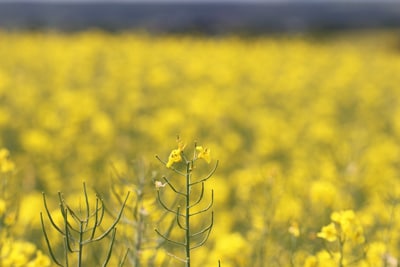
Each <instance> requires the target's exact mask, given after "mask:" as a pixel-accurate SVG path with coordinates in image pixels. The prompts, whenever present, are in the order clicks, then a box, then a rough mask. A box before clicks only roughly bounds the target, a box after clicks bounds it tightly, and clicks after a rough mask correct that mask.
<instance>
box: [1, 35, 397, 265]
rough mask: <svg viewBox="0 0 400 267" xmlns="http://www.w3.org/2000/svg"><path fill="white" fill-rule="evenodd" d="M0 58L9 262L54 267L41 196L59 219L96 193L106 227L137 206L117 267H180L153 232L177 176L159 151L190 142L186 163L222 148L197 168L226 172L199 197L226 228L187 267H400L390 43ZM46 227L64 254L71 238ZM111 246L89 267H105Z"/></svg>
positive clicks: (16, 45)
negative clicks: (161, 190)
mask: <svg viewBox="0 0 400 267" xmlns="http://www.w3.org/2000/svg"><path fill="white" fill-rule="evenodd" d="M0 59H1V60H0V148H1V150H0V179H1V187H0V189H1V195H0V265H1V266H31V267H34V266H53V265H52V263H51V260H52V259H51V257H50V255H49V253H48V247H47V245H46V242H45V239H44V237H43V233H42V226H41V221H40V215H39V214H40V212H45V208H44V205H43V198H42V192H44V193H45V195H46V198H47V202H48V204H49V211H50V213H51V214H54V218H55V219H54V220H57V221H60V220H59V219H60V218H59V217H57V216H58V215H56V214H58V213H59V207H58V196H57V193H58V192H62V193H63V194H64V195H65V198H66V199H68V200H69V201H71V202H75V204H74V205H75V206H76V207H77V209H79V208H80V207H81V206H82V205H83V204H82V203H84V202H85V200H84V197H83V196H82V183H83V182H85V183H86V185H87V188H88V195H89V198H90V200H91V201H93V199H94V197H95V192H97V193H98V194H100V195H101V196H102V197H104V202H105V203H106V205H108V206H107V212H106V215H105V217H107V218H105V222H104V223H105V225H107V224H109V223H110V222H111V221H112V219H113V217H115V216H116V214H117V213H118V210H119V209H120V206H121V205H120V204H121V199H124V197H125V195H126V194H127V191H131V192H132V193H131V197H130V198H129V200H128V205H127V207H126V209H125V211H124V215H123V218H122V219H121V221H120V224H121V226H118V227H119V230H118V231H117V234H116V242H115V244H114V248H113V254H112V256H111V263H110V266H117V263H116V262H117V261H118V260H119V259H120V258H121V255H124V254H125V253H126V252H125V251H126V249H127V248H128V247H129V248H130V249H129V251H128V252H127V254H126V255H127V258H128V260H127V261H126V262H125V265H124V266H183V264H182V263H180V262H179V261H177V259H176V258H175V257H174V256H170V254H169V252H170V251H173V252H174V255H175V254H178V255H179V253H180V251H179V248H175V247H174V246H173V244H163V245H162V246H160V247H159V246H158V244H159V237H158V236H157V234H156V233H155V232H154V228H156V227H158V226H160V228H163V229H166V228H168V227H169V224H170V221H171V220H170V219H169V218H166V219H165V220H164V217H163V214H164V213H163V212H162V209H161V208H160V206H159V205H158V204H157V202H156V194H157V193H156V192H157V188H156V186H155V185H157V187H161V186H164V184H162V182H160V181H162V177H163V176H168V179H169V180H171V181H174V182H176V183H178V184H179V181H176V180H177V179H180V177H179V176H176V175H174V174H173V173H172V172H171V170H170V168H167V167H166V166H163V164H160V161H159V160H157V159H156V157H155V155H158V156H159V157H160V158H161V159H163V160H168V155H169V154H170V152H171V151H172V150H173V149H176V147H177V144H176V137H177V135H179V136H180V139H181V140H183V141H184V142H185V143H186V147H185V148H184V149H185V150H188V151H192V150H191V149H192V145H191V144H193V142H197V143H198V144H199V145H201V146H202V147H204V148H206V149H207V152H209V155H207V161H210V163H209V164H207V162H206V161H203V162H200V163H199V167H198V168H199V171H200V172H206V171H207V170H208V169H210V168H212V166H214V165H215V164H216V161H217V160H218V161H219V166H218V168H217V171H216V173H215V174H214V175H213V177H211V179H209V180H208V181H207V183H206V184H205V187H206V188H205V193H204V195H205V197H206V198H209V191H210V190H211V189H213V190H214V205H213V211H214V225H213V229H212V232H211V235H210V237H209V240H208V241H207V242H206V243H205V244H204V246H201V247H199V248H197V249H196V250H193V262H192V266H195V267H198V266H207V267H208V266H218V261H219V260H220V263H221V266H223V267H237V266H255V267H258V266H260V267H261V266H282V267H289V266H291V267H298V266H304V267H330V266H338V267H344V266H355V267H367V266H371V267H380V266H386V267H394V266H398V264H399V263H398V261H399V260H400V253H399V251H400V245H399V244H400V206H399V203H400V75H399V73H400V37H399V35H398V34H397V35H396V33H395V32H347V33H346V32H344V33H336V34H331V35H320V36H312V35H310V36H308V35H277V36H264V37H248V38H239V37H235V36H219V37H213V38H212V37H200V36H191V35H179V36H172V35H165V36H151V35H146V34H143V33H130V32H127V33H115V34H109V33H103V32H100V31H87V32H81V33H71V34H64V33H57V32H42V33H41V32H5V31H3V32H0ZM202 147H201V149H203V148H202ZM182 148H183V147H182ZM179 149H180V148H179ZM208 156H210V158H208ZM172 164H174V162H170V163H169V164H167V165H169V166H168V167H171V166H173V165H172ZM195 171H197V170H195ZM171 201H172V200H171ZM137 203H139V204H138V205H136V204H137ZM208 216H209V214H205V215H204V216H203V217H201V218H199V219H193V223H194V224H195V226H199V227H201V226H204V225H206V224H207V223H208V221H209V218H208ZM139 222H140V223H139ZM45 226H46V228H47V229H48V230H49V239H50V242H51V245H52V247H53V248H55V253H56V254H57V257H62V249H63V242H62V238H61V237H60V236H59V235H57V234H58V233H57V231H54V233H50V228H51V225H50V223H49V221H48V220H45ZM175 227H176V225H175ZM105 228H106V226H105ZM120 229H121V230H120ZM171 234H172V236H173V237H174V238H175V233H174V232H171ZM176 237H177V238H179V236H178V234H176ZM108 241H109V240H105V243H104V244H103V243H102V244H100V245H99V247H98V248H95V249H93V252H92V253H89V252H88V253H87V254H86V256H85V258H84V261H85V263H86V265H84V266H97V265H96V264H98V263H99V262H101V261H102V260H103V259H104V256H103V255H104V254H105V253H103V252H101V251H103V247H107V246H108V244H109V242H108ZM137 248H140V249H137ZM96 255H97V256H98V257H96ZM99 255H100V256H99ZM73 261H74V259H73V257H72V258H71V264H72V263H73ZM99 266H100V265H99Z"/></svg>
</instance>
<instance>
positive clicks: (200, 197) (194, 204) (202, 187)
mask: <svg viewBox="0 0 400 267" xmlns="http://www.w3.org/2000/svg"><path fill="white" fill-rule="evenodd" d="M203 196H204V182H202V183H201V191H200V195H199V198H198V199H197V200H196V201H195V202H194V203H193V204H192V205H190V206H189V208H192V207H194V206H196V205H197V204H199V203H200V201H201V200H202V199H203Z"/></svg>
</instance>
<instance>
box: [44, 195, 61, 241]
mask: <svg viewBox="0 0 400 267" xmlns="http://www.w3.org/2000/svg"><path fill="white" fill-rule="evenodd" d="M42 195H43V202H44V208H45V210H46V213H47V217H48V218H49V220H50V223H51V225H53V227H54V228H55V229H56V230H57V231H58V232H59V233H60V234H62V235H64V232H63V231H62V230H61V228H59V227H58V226H57V224H56V223H55V222H54V220H53V217H52V216H51V214H50V210H49V208H48V206H47V201H46V194H45V193H44V192H42Z"/></svg>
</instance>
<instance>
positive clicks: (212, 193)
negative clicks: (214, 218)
mask: <svg viewBox="0 0 400 267" xmlns="http://www.w3.org/2000/svg"><path fill="white" fill-rule="evenodd" d="M213 204H214V190H211V201H210V203H209V204H208V206H207V207H205V208H204V209H202V210H199V211H197V212H194V213H192V214H189V216H194V215H197V214H200V213H203V212H206V211H208V210H209V209H210V208H211V207H212V206H213Z"/></svg>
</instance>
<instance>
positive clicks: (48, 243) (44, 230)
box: [40, 213, 63, 266]
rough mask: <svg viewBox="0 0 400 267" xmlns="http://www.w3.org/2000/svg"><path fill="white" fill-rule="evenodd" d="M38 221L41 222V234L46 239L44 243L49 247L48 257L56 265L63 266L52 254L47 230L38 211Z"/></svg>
mask: <svg viewBox="0 0 400 267" xmlns="http://www.w3.org/2000/svg"><path fill="white" fill-rule="evenodd" d="M40 221H41V223H42V231H43V235H44V239H45V240H46V244H47V248H48V249H49V253H50V257H51V258H52V260H53V261H54V262H55V263H56V264H57V265H58V266H63V265H62V264H61V263H60V262H59V261H58V260H57V258H56V256H55V255H54V252H53V250H52V248H51V245H50V240H49V237H48V236H47V231H46V227H45V226H44V221H43V214H42V213H40Z"/></svg>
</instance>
